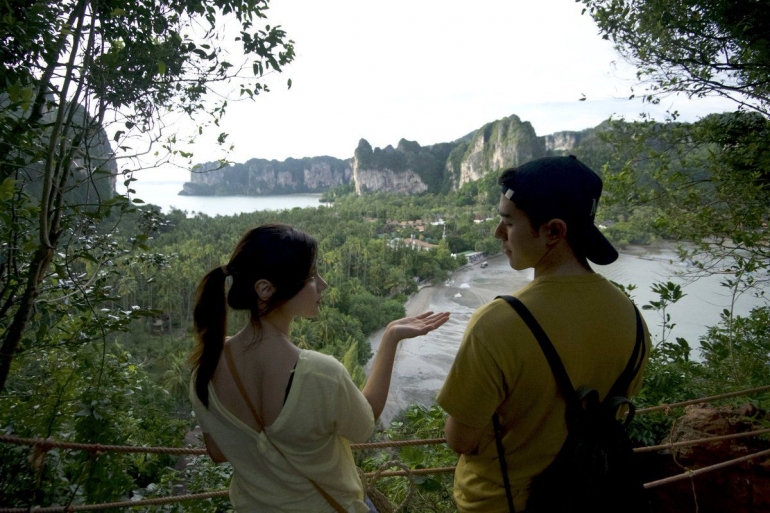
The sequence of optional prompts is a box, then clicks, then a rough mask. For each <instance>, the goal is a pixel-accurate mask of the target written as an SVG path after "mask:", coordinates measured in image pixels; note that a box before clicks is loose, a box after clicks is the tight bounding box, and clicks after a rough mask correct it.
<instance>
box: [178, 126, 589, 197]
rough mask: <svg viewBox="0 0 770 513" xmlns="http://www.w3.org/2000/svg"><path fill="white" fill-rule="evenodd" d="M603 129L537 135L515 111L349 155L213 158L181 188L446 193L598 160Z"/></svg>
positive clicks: (193, 190)
mask: <svg viewBox="0 0 770 513" xmlns="http://www.w3.org/2000/svg"><path fill="white" fill-rule="evenodd" d="M601 127H602V125H600V126H599V127H596V128H589V129H586V130H582V131H578V132H567V131H564V132H556V133H553V134H550V135H546V136H538V135H537V134H536V133H535V129H534V128H533V127H532V124H531V123H529V122H528V121H522V120H521V119H520V118H519V117H518V116H515V115H513V116H509V117H507V118H503V119H500V120H497V121H493V122H491V123H487V124H486V125H484V126H483V127H481V128H479V129H477V130H474V131H473V132H471V133H469V134H468V135H466V136H464V137H461V138H460V139H457V140H456V141H453V142H449V143H440V144H434V145H431V146H420V144H418V143H417V142H415V141H407V140H406V139H401V140H400V141H399V143H398V145H397V146H396V147H395V148H394V147H393V146H390V145H388V146H386V147H385V148H372V146H371V145H370V144H369V143H368V142H367V141H366V140H365V139H361V140H360V141H359V143H358V147H357V148H356V150H355V152H354V156H353V158H352V159H350V160H340V159H335V158H332V157H314V158H305V159H301V160H296V159H287V160H286V161H284V162H278V161H275V160H272V161H267V160H261V159H252V160H249V161H248V162H246V163H244V164H234V165H225V166H221V165H220V164H219V163H216V162H213V163H212V162H210V163H206V164H201V165H198V166H196V167H195V168H194V169H193V170H192V179H191V181H190V182H188V183H186V184H185V185H184V191H183V192H182V193H181V194H222V195H224V194H247V195H248V194H289V193H297V192H320V191H325V190H327V189H330V188H333V187H337V186H339V185H348V184H350V183H351V180H352V182H353V183H352V185H354V186H355V191H356V193H357V194H359V195H360V194H367V193H372V192H379V191H382V192H394V193H402V194H419V193H423V192H431V193H434V194H442V193H446V192H448V191H450V190H452V189H456V188H458V187H461V186H462V185H464V184H466V183H468V182H472V181H475V180H478V179H480V178H481V177H483V176H485V175H486V174H488V173H498V172H500V171H501V170H502V169H505V168H507V167H512V166H517V165H520V164H523V163H525V162H527V161H529V160H532V159H536V158H540V157H545V156H549V155H566V154H569V153H575V154H577V155H578V156H579V157H580V158H581V159H583V160H585V161H586V163H588V164H589V165H599V166H600V165H601V164H602V162H603V160H602V158H604V155H603V151H602V145H603V144H604V143H602V142H601V141H599V138H598V137H596V134H597V132H598V131H599V130H600V129H601ZM594 160H595V161H596V162H594ZM597 163H598V164H597Z"/></svg>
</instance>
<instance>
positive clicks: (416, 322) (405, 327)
mask: <svg viewBox="0 0 770 513" xmlns="http://www.w3.org/2000/svg"><path fill="white" fill-rule="evenodd" d="M447 320H449V312H440V313H433V312H425V313H421V314H420V315H415V316H414V317H404V318H403V319H398V320H397V321H393V322H391V323H390V324H388V327H387V328H385V333H383V335H382V341H381V342H380V347H379V349H378V350H377V356H375V358H374V363H373V364H372V371H371V372H370V373H369V379H368V380H366V386H364V389H363V394H364V397H366V400H367V401H369V404H370V405H371V406H372V413H374V418H375V420H376V419H378V418H379V416H380V414H381V413H382V409H383V408H384V407H385V401H386V400H387V399H388V390H389V389H390V376H391V374H392V373H393V360H394V359H395V357H396V349H397V348H398V343H399V342H400V341H402V340H404V339H405V338H413V337H419V336H420V335H425V334H426V333H430V332H431V331H433V330H435V329H436V328H438V327H439V326H441V325H442V324H444V323H445V322H447Z"/></svg>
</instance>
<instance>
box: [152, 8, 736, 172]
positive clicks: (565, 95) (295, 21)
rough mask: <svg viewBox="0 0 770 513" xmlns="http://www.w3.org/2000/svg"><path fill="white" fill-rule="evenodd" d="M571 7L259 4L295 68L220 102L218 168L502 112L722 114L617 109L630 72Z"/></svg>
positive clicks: (432, 137) (432, 139) (542, 120)
mask: <svg viewBox="0 0 770 513" xmlns="http://www.w3.org/2000/svg"><path fill="white" fill-rule="evenodd" d="M581 10H582V4H579V3H576V2H575V1H574V0H477V1H475V2H467V1H458V0H387V1H384V0H324V1H319V0H273V1H272V2H271V8H270V10H269V11H268V12H267V15H268V21H269V22H270V23H271V24H278V25H281V26H282V27H283V28H284V29H285V30H286V32H287V34H288V36H289V38H291V39H293V40H294V42H295V45H296V58H295V60H294V62H293V63H291V64H290V65H289V66H287V67H286V68H285V70H284V72H283V73H282V74H276V75H273V76H271V77H269V79H268V81H269V83H270V84H271V89H272V90H271V92H270V93H267V94H263V95H260V96H259V97H258V98H257V99H256V101H253V102H252V101H244V102H238V103H231V104H230V108H229V111H228V113H227V116H226V119H225V121H224V123H223V125H222V129H223V130H224V131H226V132H228V133H229V134H230V136H229V139H228V141H229V142H230V143H232V144H234V145H235V149H234V151H233V152H232V153H231V154H230V155H229V159H230V160H231V161H234V162H244V161H246V160H248V159H250V158H265V159H277V160H284V159H286V158H287V157H294V158H302V157H312V156H318V155H331V156H334V157H338V158H349V157H352V156H353V152H354V150H355V148H356V146H357V144H358V140H359V139H361V138H364V139H366V140H367V141H369V143H370V144H371V145H372V146H374V147H384V146H387V145H388V144H392V145H393V146H395V145H396V144H397V143H398V141H399V140H400V139H401V138H406V139H409V140H414V141H417V142H418V143H420V144H421V145H423V146H425V145H429V144H435V143H440V142H449V141H453V140H455V139H457V138H459V137H462V136H463V135H465V134H467V133H469V132H471V131H473V130H476V129H478V128H480V127H481V126H483V125H484V124H485V123H488V122H490V121H494V120H497V119H501V118H504V117H507V116H510V115H512V114H516V115H518V116H519V117H520V118H521V119H522V120H524V121H529V122H531V123H532V126H533V127H534V129H535V131H536V132H537V134H538V135H546V134H550V133H553V132H556V131H561V130H581V129H583V128H588V127H593V126H596V125H598V124H599V123H600V122H601V121H603V120H605V119H607V118H608V117H610V116H611V115H614V116H616V117H617V116H621V115H625V116H626V117H627V118H633V117H636V116H637V115H638V113H639V112H641V111H643V110H646V111H648V112H651V113H652V114H655V115H658V116H662V113H663V112H664V111H665V110H666V109H670V108H673V109H676V110H678V111H679V112H680V113H681V114H682V117H681V119H682V120H685V121H694V120H695V119H697V118H699V117H701V116H703V115H705V114H708V113H710V112H722V111H725V110H732V109H734V105H732V104H730V103H729V102H726V101H724V100H719V99H706V100H699V101H691V100H686V99H676V98H668V99H666V100H664V101H663V102H662V104H661V106H660V107H658V108H652V107H650V106H648V105H643V104H641V102H640V101H638V100H634V101H629V100H628V97H629V95H630V90H631V87H632V86H634V85H635V80H634V78H635V77H634V73H635V70H634V69H633V68H631V67H630V66H629V65H628V64H627V63H625V62H624V61H623V60H622V59H621V58H620V56H619V55H618V54H617V53H616V52H615V51H614V50H613V48H612V44H611V43H610V42H609V41H605V40H602V38H601V37H600V36H599V35H598V30H597V28H596V25H595V24H594V22H593V20H592V19H591V18H590V16H588V15H581ZM289 78H291V80H292V82H293V85H292V88H291V89H290V90H287V88H286V81H287V79H289ZM637 89H639V88H638V87H637ZM582 97H585V98H586V99H585V101H579V100H580V98H582ZM651 109H653V110H652V111H651ZM218 133H219V130H216V131H211V132H209V139H215V138H216V136H217V135H218ZM194 150H195V159H194V160H195V162H203V161H207V160H215V159H216V158H218V157H219V156H221V152H219V151H218V150H217V149H216V146H215V145H214V144H210V143H208V142H206V141H204V140H199V141H197V142H196V145H195V148H194ZM164 174H165V173H164ZM165 175H166V176H167V177H168V178H171V175H175V176H179V175H180V174H179V173H171V174H165ZM181 175H184V173H181ZM156 176H157V175H156ZM158 178H160V177H158Z"/></svg>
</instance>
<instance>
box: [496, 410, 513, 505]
mask: <svg viewBox="0 0 770 513" xmlns="http://www.w3.org/2000/svg"><path fill="white" fill-rule="evenodd" d="M492 426H493V427H494V429H495V445H496V446H497V458H498V459H499V460H500V472H501V473H502V474H503V486H504V487H505V498H506V500H507V501H508V511H509V512H510V513H516V510H515V509H514V507H513V495H512V494H511V481H510V480H509V479H508V463H506V461H505V450H504V449H503V428H502V426H501V425H500V417H498V416H497V412H495V413H494V414H493V415H492Z"/></svg>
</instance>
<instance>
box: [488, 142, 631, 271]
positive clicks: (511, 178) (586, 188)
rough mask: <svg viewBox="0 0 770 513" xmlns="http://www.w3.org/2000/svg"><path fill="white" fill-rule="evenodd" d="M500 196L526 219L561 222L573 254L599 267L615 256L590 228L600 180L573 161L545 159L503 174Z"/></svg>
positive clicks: (603, 238)
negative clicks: (556, 220) (570, 232)
mask: <svg viewBox="0 0 770 513" xmlns="http://www.w3.org/2000/svg"><path fill="white" fill-rule="evenodd" d="M501 181H502V193H503V195H505V197H506V198H508V199H509V200H511V201H513V202H514V203H515V204H516V206H517V207H518V208H520V209H522V210H524V211H525V212H527V213H528V214H529V215H530V217H533V215H532V214H533V213H536V215H537V216H538V218H539V219H543V220H544V221H548V220H550V219H562V220H563V221H564V222H565V223H567V230H568V233H569V231H570V230H571V231H572V233H573V237H572V238H571V241H573V244H576V245H579V248H574V247H573V249H576V252H578V253H580V254H582V255H583V256H585V257H586V258H587V259H588V260H590V261H592V262H594V263H596V264H599V265H607V264H611V263H612V262H614V261H615V260H616V259H617V258H618V252H617V251H616V250H615V248H614V247H612V244H610V242H609V241H608V240H607V239H606V238H605V237H604V235H602V232H600V231H599V228H597V227H596V225H595V224H594V217H595V216H596V207H597V206H598V205H599V198H600V197H601V194H602V179H601V178H600V177H599V175H597V174H596V173H594V172H593V171H592V170H591V168H589V167H588V166H586V165H585V164H583V163H582V162H580V161H579V160H578V159H577V157H575V156H574V155H570V156H569V157H546V158H541V159H537V160H533V161H530V162H527V163H526V164H524V165H522V166H519V167H517V168H513V169H510V170H507V171H505V172H504V173H503V177H502V178H501Z"/></svg>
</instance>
